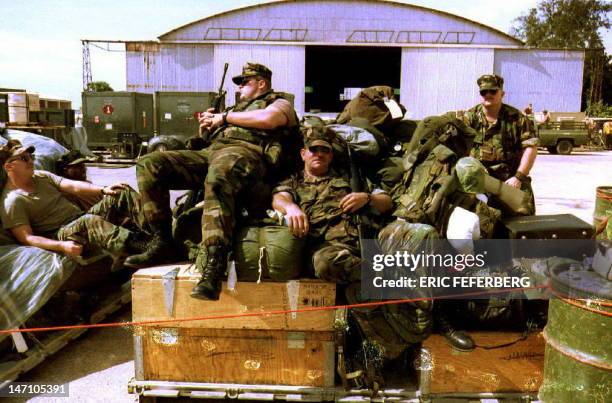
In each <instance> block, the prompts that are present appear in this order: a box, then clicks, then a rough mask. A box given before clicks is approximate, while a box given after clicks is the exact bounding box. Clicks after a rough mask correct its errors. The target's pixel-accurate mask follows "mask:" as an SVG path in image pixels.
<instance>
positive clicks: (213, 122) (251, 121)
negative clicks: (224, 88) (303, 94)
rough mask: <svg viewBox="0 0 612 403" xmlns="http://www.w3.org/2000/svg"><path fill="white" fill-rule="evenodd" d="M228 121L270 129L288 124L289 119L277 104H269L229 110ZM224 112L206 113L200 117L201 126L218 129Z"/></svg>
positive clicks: (244, 125)
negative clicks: (245, 109)
mask: <svg viewBox="0 0 612 403" xmlns="http://www.w3.org/2000/svg"><path fill="white" fill-rule="evenodd" d="M225 120H226V122H227V123H229V124H232V125H234V126H241V127H247V128H251V129H263V130H270V129H276V128H278V127H282V126H286V125H287V124H288V123H289V119H288V118H287V116H286V115H285V113H284V112H283V111H281V110H280V109H279V108H277V107H276V106H274V105H273V104H272V105H268V107H266V108H265V109H257V110H254V111H244V112H228V113H227V115H226V119H225ZM223 124H224V122H223V114H222V113H208V112H207V113H205V114H204V116H203V117H202V118H201V119H200V127H201V128H203V129H211V130H212V129H216V128H217V127H220V126H221V125H223Z"/></svg>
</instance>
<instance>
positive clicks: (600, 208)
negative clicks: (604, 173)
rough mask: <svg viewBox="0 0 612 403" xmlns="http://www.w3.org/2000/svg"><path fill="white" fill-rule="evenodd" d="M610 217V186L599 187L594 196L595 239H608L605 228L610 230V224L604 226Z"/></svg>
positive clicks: (611, 207)
mask: <svg viewBox="0 0 612 403" xmlns="http://www.w3.org/2000/svg"><path fill="white" fill-rule="evenodd" d="M610 216H612V186H599V187H598V188H597V190H596V194H595V212H594V213H593V225H594V226H595V231H596V232H597V236H596V238H597V239H610V234H608V232H612V231H609V230H608V229H607V228H610V229H612V224H608V225H606V221H609V220H610Z"/></svg>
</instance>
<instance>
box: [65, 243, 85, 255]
mask: <svg viewBox="0 0 612 403" xmlns="http://www.w3.org/2000/svg"><path fill="white" fill-rule="evenodd" d="M62 251H63V252H64V253H65V254H66V255H68V256H72V257H76V256H81V253H83V245H81V244H78V243H76V242H74V241H64V242H62Z"/></svg>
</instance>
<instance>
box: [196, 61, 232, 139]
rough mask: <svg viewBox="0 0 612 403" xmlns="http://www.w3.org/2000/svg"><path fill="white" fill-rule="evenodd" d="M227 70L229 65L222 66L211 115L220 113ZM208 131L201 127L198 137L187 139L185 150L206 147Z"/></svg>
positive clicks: (224, 92) (223, 100)
mask: <svg viewBox="0 0 612 403" xmlns="http://www.w3.org/2000/svg"><path fill="white" fill-rule="evenodd" d="M228 68H229V63H225V65H224V66H223V76H222V77H221V84H220V85H219V89H218V90H217V94H216V95H215V98H214V100H213V102H212V108H213V113H219V112H222V111H221V104H222V103H224V102H225V95H226V94H227V91H225V90H224V89H223V85H224V84H225V77H226V76H227V69H228ZM209 137H210V131H209V130H205V129H202V128H201V127H200V128H199V129H198V135H197V136H194V137H191V138H189V139H187V144H186V145H187V149H189V150H201V149H202V148H204V147H206V145H207V144H208V143H209V142H210V139H209Z"/></svg>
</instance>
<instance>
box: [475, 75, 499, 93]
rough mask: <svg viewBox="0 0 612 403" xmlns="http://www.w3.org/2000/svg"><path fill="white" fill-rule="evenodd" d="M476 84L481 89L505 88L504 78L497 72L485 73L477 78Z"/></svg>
mask: <svg viewBox="0 0 612 403" xmlns="http://www.w3.org/2000/svg"><path fill="white" fill-rule="evenodd" d="M476 84H478V88H479V89H481V90H501V89H503V88H504V79H503V77H501V76H498V75H495V74H485V75H484V76H480V78H479V79H478V80H476Z"/></svg>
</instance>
